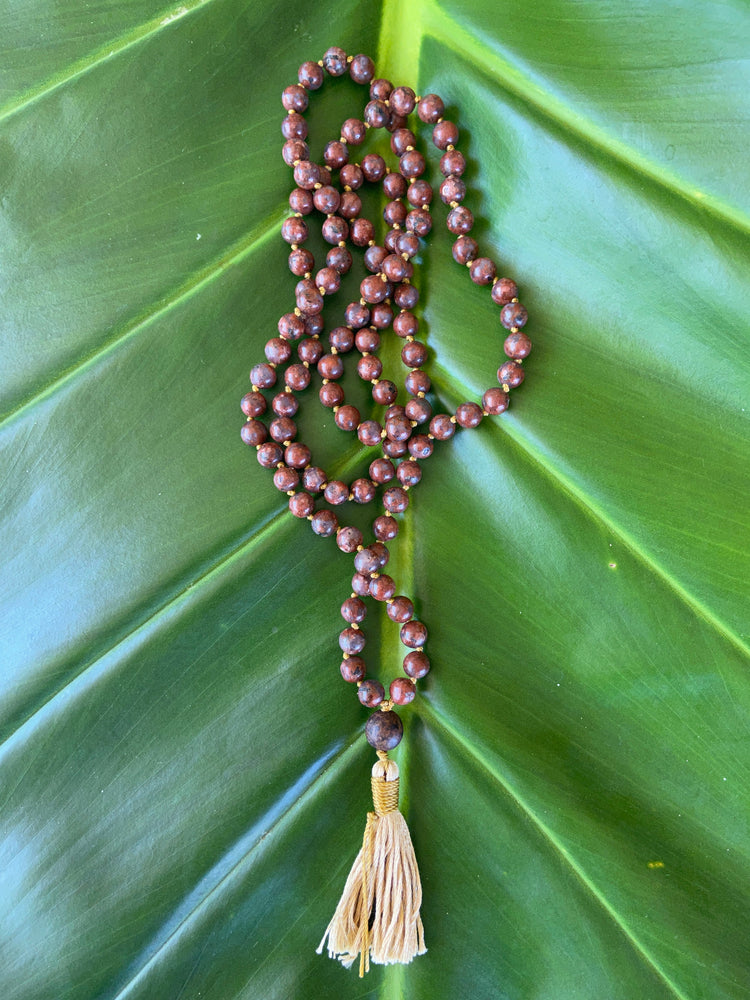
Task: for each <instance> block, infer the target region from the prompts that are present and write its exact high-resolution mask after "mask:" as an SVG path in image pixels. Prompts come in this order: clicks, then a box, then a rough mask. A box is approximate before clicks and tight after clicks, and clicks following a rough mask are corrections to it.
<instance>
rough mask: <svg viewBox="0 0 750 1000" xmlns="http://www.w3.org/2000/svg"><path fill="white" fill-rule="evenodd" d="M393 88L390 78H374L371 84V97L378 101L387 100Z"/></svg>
mask: <svg viewBox="0 0 750 1000" xmlns="http://www.w3.org/2000/svg"><path fill="white" fill-rule="evenodd" d="M392 90H393V84H392V83H391V81H390V80H385V79H384V78H383V77H378V78H377V79H376V80H373V81H372V83H371V84H370V97H372V98H374V99H375V100H378V101H387V100H388V98H389V97H390V96H391V91H392Z"/></svg>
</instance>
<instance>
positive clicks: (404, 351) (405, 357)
mask: <svg viewBox="0 0 750 1000" xmlns="http://www.w3.org/2000/svg"><path fill="white" fill-rule="evenodd" d="M401 360H402V361H403V363H404V364H405V365H406V366H407V367H408V368H419V367H420V365H423V364H424V363H425V361H427V347H426V346H425V345H424V344H422V343H420V341H418V340H412V341H409V342H408V343H406V344H404V346H403V347H402V348H401Z"/></svg>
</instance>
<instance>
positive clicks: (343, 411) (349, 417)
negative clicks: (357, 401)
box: [334, 403, 360, 431]
mask: <svg viewBox="0 0 750 1000" xmlns="http://www.w3.org/2000/svg"><path fill="white" fill-rule="evenodd" d="M334 419H335V420H336V426H337V427H338V428H339V429H340V430H342V431H355V430H356V429H357V427H358V426H359V421H360V417H359V410H358V409H357V407H356V406H351V405H350V404H349V403H347V404H346V405H345V406H340V407H339V408H338V410H337V411H336V416H335V418H334Z"/></svg>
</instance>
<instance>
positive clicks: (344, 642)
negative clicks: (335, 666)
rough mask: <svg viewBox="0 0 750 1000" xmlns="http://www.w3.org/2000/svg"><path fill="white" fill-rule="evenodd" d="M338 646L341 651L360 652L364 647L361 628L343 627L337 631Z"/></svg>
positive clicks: (352, 653)
mask: <svg viewBox="0 0 750 1000" xmlns="http://www.w3.org/2000/svg"><path fill="white" fill-rule="evenodd" d="M339 646H340V647H341V652H342V653H349V654H351V655H354V654H355V653H361V652H362V650H363V649H364V648H365V636H364V633H363V632H362V630H361V629H358V628H345V629H343V630H342V631H341V632H340V633H339Z"/></svg>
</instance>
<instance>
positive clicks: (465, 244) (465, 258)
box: [453, 236, 479, 265]
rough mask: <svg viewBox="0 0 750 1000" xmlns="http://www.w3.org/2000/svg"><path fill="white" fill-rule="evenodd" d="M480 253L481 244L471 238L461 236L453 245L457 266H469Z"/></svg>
mask: <svg viewBox="0 0 750 1000" xmlns="http://www.w3.org/2000/svg"><path fill="white" fill-rule="evenodd" d="M478 253H479V244H478V243H477V241H476V240H475V239H472V237H471V236H459V237H458V239H457V240H456V242H455V243H454V244H453V259H454V260H455V262H456V263H457V264H461V265H465V264H468V263H469V261H471V260H474V259H475V257H476V255H477V254H478Z"/></svg>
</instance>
